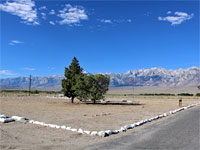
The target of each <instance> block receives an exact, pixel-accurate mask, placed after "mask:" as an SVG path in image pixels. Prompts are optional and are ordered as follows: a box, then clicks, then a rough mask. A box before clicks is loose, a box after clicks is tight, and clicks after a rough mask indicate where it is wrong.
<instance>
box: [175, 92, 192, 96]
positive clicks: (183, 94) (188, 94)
mask: <svg viewBox="0 0 200 150" xmlns="http://www.w3.org/2000/svg"><path fill="white" fill-rule="evenodd" d="M178 96H194V94H190V93H179V94H178Z"/></svg>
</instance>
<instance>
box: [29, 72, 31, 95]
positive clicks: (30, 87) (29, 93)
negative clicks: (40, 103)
mask: <svg viewBox="0 0 200 150" xmlns="http://www.w3.org/2000/svg"><path fill="white" fill-rule="evenodd" d="M30 95H31V75H30V78H29V96H30Z"/></svg>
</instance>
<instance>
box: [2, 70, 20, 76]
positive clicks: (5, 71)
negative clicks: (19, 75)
mask: <svg viewBox="0 0 200 150" xmlns="http://www.w3.org/2000/svg"><path fill="white" fill-rule="evenodd" d="M0 75H7V76H14V75H16V74H14V73H12V72H11V71H9V70H0Z"/></svg>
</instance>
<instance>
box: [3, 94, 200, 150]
mask: <svg viewBox="0 0 200 150" xmlns="http://www.w3.org/2000/svg"><path fill="white" fill-rule="evenodd" d="M121 99H122V98H113V99H111V98H109V100H112V101H119V100H121ZM128 100H137V101H139V102H140V105H101V104H97V105H93V104H80V103H79V104H77V103H76V104H70V100H69V99H58V98H48V97H44V96H43V97H41V96H31V97H25V96H24V97H16V96H8V97H1V98H0V104H1V113H3V114H6V115H8V116H12V115H17V116H25V117H26V118H28V119H33V120H37V121H43V122H46V123H52V124H57V125H66V126H71V127H73V128H82V129H85V130H90V131H93V130H94V131H100V130H108V129H112V130H113V129H120V127H121V126H124V125H126V124H130V123H134V122H137V121H140V120H143V119H148V118H150V117H153V116H155V115H158V114H162V113H164V112H168V111H170V110H173V109H176V108H178V99H176V98H173V99H170V98H159V99H158V98H144V97H137V98H134V99H133V98H128ZM199 100H200V99H197V98H190V99H183V106H187V105H189V104H192V103H197V102H198V101H199ZM0 126H1V129H0V130H1V136H0V137H1V139H0V141H1V144H0V146H1V147H0V148H1V149H83V148H84V147H87V146H88V145H92V144H95V143H97V142H98V143H99V142H103V141H105V140H112V139H113V138H116V137H119V136H123V135H126V134H127V133H129V134H130V133H134V132H136V131H137V130H139V129H140V128H141V127H139V128H138V129H136V128H135V129H133V130H128V132H127V133H121V134H118V135H112V136H110V137H106V138H102V137H92V136H87V135H80V134H78V133H74V132H71V131H66V130H62V129H53V128H48V127H41V126H37V125H33V124H28V123H27V124H24V123H20V122H12V123H6V124H3V123H0ZM144 127H145V126H144Z"/></svg>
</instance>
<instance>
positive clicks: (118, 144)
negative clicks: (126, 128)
mask: <svg viewBox="0 0 200 150" xmlns="http://www.w3.org/2000/svg"><path fill="white" fill-rule="evenodd" d="M133 130H134V129H133ZM85 149H89V150H96V149H97V150H175V149H176V150H177V149H178V150H200V106H197V107H194V108H191V109H189V110H186V111H183V112H179V113H177V114H175V115H174V116H172V117H169V118H168V119H164V120H162V121H159V122H158V123H155V124H152V125H150V126H147V127H146V128H144V129H142V130H140V131H138V132H137V133H133V134H131V135H127V136H123V137H119V138H117V139H114V140H112V141H111V140H109V139H108V142H106V143H101V144H97V145H92V146H89V147H87V148H85Z"/></svg>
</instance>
